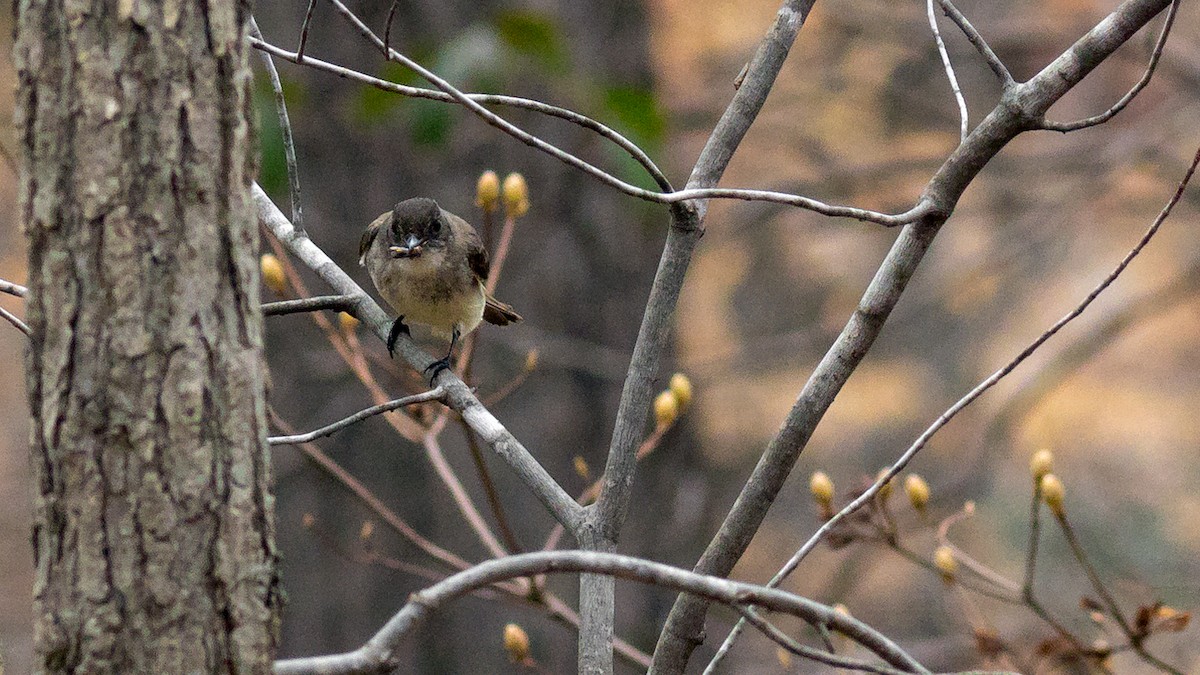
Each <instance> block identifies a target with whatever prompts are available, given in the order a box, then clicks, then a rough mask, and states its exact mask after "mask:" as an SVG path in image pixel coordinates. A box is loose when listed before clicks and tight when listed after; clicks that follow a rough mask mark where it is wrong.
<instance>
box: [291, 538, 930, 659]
mask: <svg viewBox="0 0 1200 675" xmlns="http://www.w3.org/2000/svg"><path fill="white" fill-rule="evenodd" d="M579 572H588V573H592V574H603V575H608V576H612V577H618V578H621V579H629V580H631V581H637V582H641V583H646V584H653V585H655V586H660V587H664V588H670V589H673V590H678V591H684V592H687V593H693V594H696V595H698V596H701V597H704V598H706V599H707V600H709V601H712V602H720V603H724V604H727V605H731V606H735V607H736V606H744V605H753V606H756V607H761V608H762V609H765V610H769V611H773V612H780V613H784V614H789V615H791V616H795V617H798V618H800V619H802V620H804V621H806V622H808V623H810V624H813V625H827V626H829V627H830V628H831V629H833V630H836V631H838V632H839V633H841V634H843V635H845V636H846V637H848V638H850V639H851V640H853V641H854V642H856V643H858V644H860V645H862V646H863V647H864V648H866V649H867V650H869V651H870V652H872V653H873V654H875V655H876V656H878V657H879V658H880V659H882V660H883V661H885V662H886V663H887V664H889V665H891V666H892V667H893V668H895V669H897V670H899V671H901V672H906V673H928V672H929V671H928V670H926V669H925V668H924V667H922V666H921V664H920V663H918V662H917V661H916V660H914V659H913V658H912V657H911V656H909V655H908V654H907V653H906V652H905V651H904V650H902V649H901V648H900V647H899V646H897V645H896V644H895V643H894V642H892V641H891V640H889V639H888V638H887V637H886V636H884V635H883V634H881V633H879V632H878V631H876V630H875V629H873V628H871V627H870V626H868V625H866V624H864V623H862V622H861V621H858V620H857V619H853V618H851V617H849V616H846V615H844V614H840V613H838V612H836V611H834V610H833V608H832V607H828V606H826V605H822V604H820V603H817V602H813V601H812V600H809V599H807V598H803V597H800V596H797V595H793V594H791V593H787V592H784V591H780V590H777V589H768V588H763V587H761V586H754V585H752V584H745V583H740V582H736V581H729V580H728V579H719V578H716V577H709V576H703V575H699V574H696V573H694V572H689V571H687V570H682V569H678V568H675V567H670V566H668V565H663V564H661V563H656V562H651V561H648V560H642V559H640V558H633V557H630V556H623V555H616V554H610V553H595V552H585V551H543V552H539V553H525V554H521V555H514V556H509V557H507V558H499V559H496V560H489V561H487V562H483V563H480V564H478V565H476V566H474V567H472V568H471V569H468V570H464V571H462V572H459V573H458V574H455V575H454V576H452V577H449V578H447V579H445V580H443V581H441V582H439V583H437V584H435V585H433V586H431V587H429V588H427V589H425V590H423V591H421V592H419V593H414V594H413V595H412V596H411V598H410V599H409V602H408V604H406V605H405V606H404V607H403V608H402V609H401V610H400V611H399V612H397V613H396V615H395V616H393V617H392V618H391V619H390V620H389V621H388V622H387V624H385V625H384V626H383V628H381V629H380V630H379V632H378V633H376V634H375V635H374V637H372V638H371V639H370V640H368V641H367V643H366V644H364V645H363V646H362V647H360V648H358V649H357V650H355V651H353V652H349V653H346V654H337V655H332V656H315V657H309V658H299V659H288V660H284V661H279V662H277V663H276V664H275V673H276V675H333V674H335V673H380V672H388V671H390V670H391V669H393V668H395V666H396V665H397V663H398V662H399V658H398V653H397V646H398V643H399V642H400V640H401V639H403V638H404V637H405V636H406V635H407V634H408V633H410V632H411V631H412V630H413V629H414V628H415V627H416V626H418V625H420V624H421V623H422V622H423V621H425V620H426V619H428V617H429V615H430V614H432V613H433V612H434V611H436V610H438V609H441V608H442V607H444V606H445V605H447V604H448V603H450V602H452V601H454V600H457V599H459V598H461V597H463V596H465V595H467V594H469V593H471V592H473V591H475V590H478V589H480V588H485V587H487V586H489V585H491V584H495V583H499V582H502V581H506V580H508V579H517V578H521V577H529V576H533V575H537V574H549V573H579Z"/></svg>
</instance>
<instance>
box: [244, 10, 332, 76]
mask: <svg viewBox="0 0 1200 675" xmlns="http://www.w3.org/2000/svg"><path fill="white" fill-rule="evenodd" d="M316 7H317V0H308V9H307V10H305V12H304V23H303V24H302V25H301V26H300V44H299V45H298V46H297V47H296V61H297V63H299V62H301V61H303V60H304V47H305V46H306V45H307V44H308V28H309V25H310V24H311V23H312V15H313V10H314V9H316ZM255 37H260V36H258V35H255Z"/></svg>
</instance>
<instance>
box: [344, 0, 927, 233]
mask: <svg viewBox="0 0 1200 675" xmlns="http://www.w3.org/2000/svg"><path fill="white" fill-rule="evenodd" d="M329 1H330V2H331V3H332V4H333V6H334V7H335V8H336V9H337V10H338V12H339V13H340V14H342V15H343V16H344V17H346V19H347V20H349V21H351V22H352V23H354V25H355V26H357V27H359V30H360V31H361V32H363V34H364V35H367V36H368V37H370V38H371V39H372V41H374V42H376V44H377V45H379V44H381V43H380V41H379V38H378V37H375V36H374V34H373V33H370V29H368V28H367V27H366V26H365V24H363V23H362V22H361V20H359V19H358V17H357V16H355V15H354V13H353V12H351V11H350V10H349V9H347V8H346V6H345V5H344V4H343V3H342V2H341V0H329ZM388 58H389V59H390V60H393V61H396V62H398V63H400V64H402V65H404V66H405V67H407V68H410V69H412V70H413V71H415V72H416V73H417V74H418V75H420V76H421V77H423V78H425V79H426V80H428V81H429V82H430V83H432V84H433V85H434V86H435V87H437V88H438V89H440V90H441V91H443V92H445V93H446V94H448V95H449V96H450V98H451V99H453V100H454V101H456V102H457V103H459V104H460V105H462V106H463V107H465V108H467V109H468V110H470V111H471V112H473V113H475V115H476V116H478V117H479V118H480V119H482V120H483V121H484V122H486V123H488V124H489V125H491V126H494V127H496V128H497V129H500V130H501V131H503V132H505V133H506V134H508V135H510V136H512V137H514V138H516V139H517V140H519V141H521V142H522V143H525V144H526V145H529V146H531V147H533V148H536V149H538V150H541V151H542V152H545V153H547V154H549V155H551V156H552V157H555V158H556V159H558V160H559V161H562V162H564V163H566V164H568V165H570V166H572V167H575V168H576V169H579V170H581V171H583V172H585V173H587V174H589V175H591V176H592V177H594V178H596V179H598V180H600V181H601V182H603V183H605V184H607V185H609V186H610V187H613V188H616V189H617V190H620V191H621V192H624V193H625V194H628V195H630V196H633V197H638V198H640V199H644V200H647V201H651V202H656V203H660V204H672V203H677V202H683V201H689V200H695V199H716V198H724V199H746V200H754V201H774V202H778V203H782V204H790V205H792V206H797V207H800V208H804V209H808V210H811V211H816V212H817V213H822V214H825V215H831V216H838V217H848V218H855V219H857V220H862V221H865V222H873V223H877V224H880V225H886V226H889V227H893V226H896V225H904V224H907V223H909V222H912V221H913V220H916V219H917V218H918V217H919V216H920V215H921V214H922V213H923V212H924V210H925V208H924V207H922V206H918V207H916V208H914V209H912V210H910V212H906V213H904V214H898V215H888V214H883V213H877V212H874V211H869V210H866V209H859V208H853V207H845V206H832V205H829V204H825V203H823V202H820V201H817V200H815V199H809V198H807V197H800V196H798V195H783V194H778V193H771V192H767V191H761V190H741V189H733V190H717V189H709V190H684V191H680V192H673V193H661V192H654V191H652V190H646V189H644V188H640V187H637V186H636V185H633V184H631V183H627V182H625V181H623V180H621V179H619V178H617V177H616V176H613V175H612V174H609V173H607V172H605V171H603V170H602V169H599V168H598V167H596V166H594V165H592V164H590V163H588V162H586V161H584V160H582V159H580V158H579V157H576V156H575V155H572V154H571V153H568V152H566V151H564V150H562V149H560V148H558V147H557V146H555V145H553V144H551V143H548V142H546V141H544V140H542V139H540V138H538V137H536V136H534V135H533V134H530V133H529V132H527V131H525V130H524V129H521V128H520V127H517V126H516V125H514V124H512V123H511V122H509V121H507V120H505V119H504V118H502V117H500V116H499V115H496V114H495V113H493V112H491V111H490V110H488V109H487V108H484V107H483V106H482V105H481V104H480V102H478V101H477V100H476V99H475V98H474V97H471V96H468V95H467V94H465V93H463V92H462V91H459V90H458V89H457V88H455V87H454V86H453V85H452V84H450V83H449V82H447V81H446V80H445V79H443V78H441V77H439V76H438V75H437V74H436V73H434V72H432V71H430V70H429V69H427V68H425V67H423V66H421V65H420V64H419V63H417V62H416V61H413V60H412V59H410V58H408V57H407V56H405V55H404V54H401V53H400V52H397V51H396V50H394V49H392V50H389V51H388Z"/></svg>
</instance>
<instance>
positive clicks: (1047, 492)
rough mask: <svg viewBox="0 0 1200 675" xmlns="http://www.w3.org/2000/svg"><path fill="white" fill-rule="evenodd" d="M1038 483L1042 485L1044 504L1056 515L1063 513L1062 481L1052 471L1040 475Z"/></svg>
mask: <svg viewBox="0 0 1200 675" xmlns="http://www.w3.org/2000/svg"><path fill="white" fill-rule="evenodd" d="M1039 485H1041V486H1042V501H1044V502H1046V506H1049V507H1050V510H1051V511H1052V512H1053V513H1054V515H1056V516H1061V515H1062V513H1063V494H1064V492H1065V490H1064V488H1063V483H1062V481H1061V480H1059V479H1058V476H1055V475H1054V474H1052V473H1048V474H1046V475H1044V476H1042V480H1041V481H1040V483H1039Z"/></svg>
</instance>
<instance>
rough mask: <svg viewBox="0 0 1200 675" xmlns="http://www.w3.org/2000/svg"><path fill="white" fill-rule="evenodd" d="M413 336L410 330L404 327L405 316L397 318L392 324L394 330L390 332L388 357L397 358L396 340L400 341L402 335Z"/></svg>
mask: <svg viewBox="0 0 1200 675" xmlns="http://www.w3.org/2000/svg"><path fill="white" fill-rule="evenodd" d="M401 333H403V334H405V335H412V333H411V332H409V330H408V326H406V325H404V316H403V315H402V316H398V317H396V320H395V321H393V322H392V329H391V330H390V331H388V339H387V348H388V356H390V357H392V358H396V340H399V339H400V334H401Z"/></svg>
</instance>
